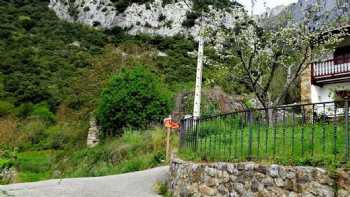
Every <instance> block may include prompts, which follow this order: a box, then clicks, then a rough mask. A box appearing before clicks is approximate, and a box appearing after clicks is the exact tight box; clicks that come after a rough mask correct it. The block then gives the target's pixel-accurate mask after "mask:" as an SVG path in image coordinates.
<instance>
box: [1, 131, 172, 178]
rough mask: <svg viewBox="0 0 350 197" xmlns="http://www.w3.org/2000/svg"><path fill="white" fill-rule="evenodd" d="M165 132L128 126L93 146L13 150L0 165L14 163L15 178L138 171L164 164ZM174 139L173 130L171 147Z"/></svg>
mask: <svg viewBox="0 0 350 197" xmlns="http://www.w3.org/2000/svg"><path fill="white" fill-rule="evenodd" d="M165 135H166V132H165V131H164V130H163V129H160V128H156V129H152V130H147V131H131V130H127V131H126V132H125V133H124V134H123V135H122V136H121V137H115V138H113V139H107V140H106V141H104V142H103V143H101V144H100V145H98V146H96V147H94V148H80V149H74V148H67V149H66V150H46V151H29V152H28V151H27V152H19V153H17V152H16V153H13V154H11V155H12V156H11V157H1V158H0V167H8V166H9V167H14V168H15V169H16V171H17V177H16V182H34V181H41V180H46V179H51V178H66V177H95V176H104V175H112V174H121V173H127V172H133V171H139V170H144V169H148V168H152V167H156V166H161V165H165V164H166V161H165ZM177 141H178V136H177V135H176V134H175V133H173V134H172V136H171V142H172V147H177ZM0 169H1V168H0Z"/></svg>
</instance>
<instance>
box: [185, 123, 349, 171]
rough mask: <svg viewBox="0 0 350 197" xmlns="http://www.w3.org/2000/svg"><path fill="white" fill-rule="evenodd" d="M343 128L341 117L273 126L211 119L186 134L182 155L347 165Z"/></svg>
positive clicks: (334, 165)
mask: <svg viewBox="0 0 350 197" xmlns="http://www.w3.org/2000/svg"><path fill="white" fill-rule="evenodd" d="M344 128H345V124H344V122H343V121H341V120H339V121H338V122H337V123H336V124H334V123H332V122H318V123H314V124H312V123H309V122H304V123H302V122H300V121H295V122H294V123H293V122H292V121H288V120H286V121H285V122H284V123H283V124H282V123H281V122H279V123H278V124H275V125H274V126H273V127H271V126H267V125H263V124H257V122H255V123H254V124H251V125H250V126H249V125H248V124H246V125H243V124H240V122H239V120H238V119H237V118H226V119H215V120H208V121H203V122H201V123H200V126H198V128H197V131H194V132H192V133H189V134H188V135H187V136H186V141H187V146H186V148H185V149H183V150H182V151H181V153H180V155H181V156H182V157H184V158H186V159H191V160H200V161H247V160H258V161H266V162H277V163H281V164H287V165H295V164H297V165H312V166H326V167H336V166H345V165H347V163H346V162H345V161H346V133H345V129H344ZM197 132H198V133H197ZM250 133H251V135H250ZM196 135H198V141H197V142H195V140H194V139H195V137H196ZM250 139H251V140H250ZM249 141H251V142H252V143H251V148H250V143H249Z"/></svg>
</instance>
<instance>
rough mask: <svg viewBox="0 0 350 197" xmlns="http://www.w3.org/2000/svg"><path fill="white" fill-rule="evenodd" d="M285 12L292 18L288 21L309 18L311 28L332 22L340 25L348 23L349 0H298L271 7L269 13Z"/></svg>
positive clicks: (299, 20)
mask: <svg viewBox="0 0 350 197" xmlns="http://www.w3.org/2000/svg"><path fill="white" fill-rule="evenodd" d="M285 13H288V14H290V16H291V18H292V20H291V21H289V22H294V23H298V22H301V21H304V19H308V20H310V25H309V26H310V28H311V29H318V28H321V27H322V26H324V25H332V24H333V25H336V26H341V25H345V24H349V17H350V2H349V0H298V2H296V3H293V4H290V5H289V6H286V7H280V6H279V7H277V8H274V9H272V10H271V12H270V15H271V16H272V17H276V16H278V15H281V14H285ZM308 13H313V15H314V17H313V18H311V17H309V16H308Z"/></svg>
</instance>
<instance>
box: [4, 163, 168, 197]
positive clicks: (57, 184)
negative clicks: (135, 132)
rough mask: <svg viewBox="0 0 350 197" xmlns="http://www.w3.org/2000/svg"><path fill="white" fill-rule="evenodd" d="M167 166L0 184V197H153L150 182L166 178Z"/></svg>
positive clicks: (151, 183) (152, 183) (153, 193)
mask: <svg viewBox="0 0 350 197" xmlns="http://www.w3.org/2000/svg"><path fill="white" fill-rule="evenodd" d="M167 174H168V167H159V168H154V169H150V170H146V171H140V172H133V173H127V174H121V175H114V176H105V177H93V178H74V179H62V180H49V181H41V182H35V183H20V184H12V185H5V186H2V185H0V197H10V196H14V197H156V196H159V195H157V194H156V193H155V192H154V191H153V185H154V184H155V183H156V182H157V181H162V180H165V179H166V178H167Z"/></svg>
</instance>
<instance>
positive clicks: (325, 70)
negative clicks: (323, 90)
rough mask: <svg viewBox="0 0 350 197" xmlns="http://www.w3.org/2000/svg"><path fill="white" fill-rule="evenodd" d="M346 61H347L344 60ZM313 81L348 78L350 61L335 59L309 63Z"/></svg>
mask: <svg viewBox="0 0 350 197" xmlns="http://www.w3.org/2000/svg"><path fill="white" fill-rule="evenodd" d="M344 62H348V61H344ZM311 73H312V80H313V82H315V83H317V82H322V81H324V80H327V81H330V80H337V79H340V78H342V79H344V77H348V78H349V79H350V63H339V61H338V62H337V64H336V63H335V60H333V59H332V60H327V61H323V62H315V63H312V65H311Z"/></svg>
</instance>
